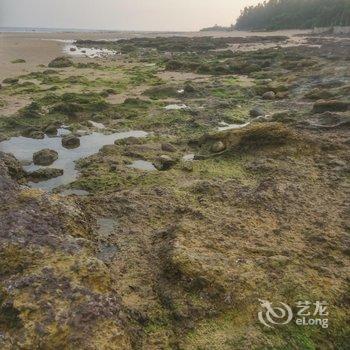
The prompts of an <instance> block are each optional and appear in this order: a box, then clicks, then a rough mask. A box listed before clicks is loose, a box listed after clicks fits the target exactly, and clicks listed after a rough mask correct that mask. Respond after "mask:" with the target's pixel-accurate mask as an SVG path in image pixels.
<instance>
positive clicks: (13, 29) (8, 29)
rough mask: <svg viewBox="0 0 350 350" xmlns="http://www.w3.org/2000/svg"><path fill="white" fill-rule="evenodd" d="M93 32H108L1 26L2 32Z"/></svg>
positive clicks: (0, 30)
mask: <svg viewBox="0 0 350 350" xmlns="http://www.w3.org/2000/svg"><path fill="white" fill-rule="evenodd" d="M84 32H86V33H91V32H101V33H103V32H108V30H98V29H71V28H32V27H0V33H84Z"/></svg>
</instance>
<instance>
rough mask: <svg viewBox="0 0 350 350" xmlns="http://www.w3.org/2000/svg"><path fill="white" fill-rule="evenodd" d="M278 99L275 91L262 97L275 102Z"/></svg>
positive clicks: (268, 92)
mask: <svg viewBox="0 0 350 350" xmlns="http://www.w3.org/2000/svg"><path fill="white" fill-rule="evenodd" d="M275 97H276V94H275V93H274V92H273V91H267V92H265V93H264V94H263V95H262V98H263V99H264V100H274V99H275Z"/></svg>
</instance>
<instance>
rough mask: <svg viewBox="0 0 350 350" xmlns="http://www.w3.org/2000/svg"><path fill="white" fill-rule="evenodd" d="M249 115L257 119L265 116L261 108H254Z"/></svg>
mask: <svg viewBox="0 0 350 350" xmlns="http://www.w3.org/2000/svg"><path fill="white" fill-rule="evenodd" d="M249 115H250V116H251V117H252V118H257V117H261V116H264V115H265V112H264V111H263V110H262V109H261V108H260V107H254V108H252V109H251V110H250V112H249Z"/></svg>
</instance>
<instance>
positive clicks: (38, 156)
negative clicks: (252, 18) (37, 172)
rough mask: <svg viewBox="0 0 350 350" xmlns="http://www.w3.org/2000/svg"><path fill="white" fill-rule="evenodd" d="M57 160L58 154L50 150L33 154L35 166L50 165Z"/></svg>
mask: <svg viewBox="0 0 350 350" xmlns="http://www.w3.org/2000/svg"><path fill="white" fill-rule="evenodd" d="M57 159H58V153H57V152H56V151H54V150H52V149H47V148H45V149H42V150H41V151H38V152H36V153H34V154H33V162H34V164H37V165H50V164H52V163H53V162H54V161H55V160H57Z"/></svg>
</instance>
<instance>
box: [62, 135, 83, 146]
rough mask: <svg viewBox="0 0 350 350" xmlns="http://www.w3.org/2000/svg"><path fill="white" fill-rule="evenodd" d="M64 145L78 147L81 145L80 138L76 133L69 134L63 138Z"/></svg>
mask: <svg viewBox="0 0 350 350" xmlns="http://www.w3.org/2000/svg"><path fill="white" fill-rule="evenodd" d="M62 146H63V147H65V148H69V149H72V148H77V147H79V146H80V139H79V137H77V136H74V135H67V136H64V137H63V138H62Z"/></svg>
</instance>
